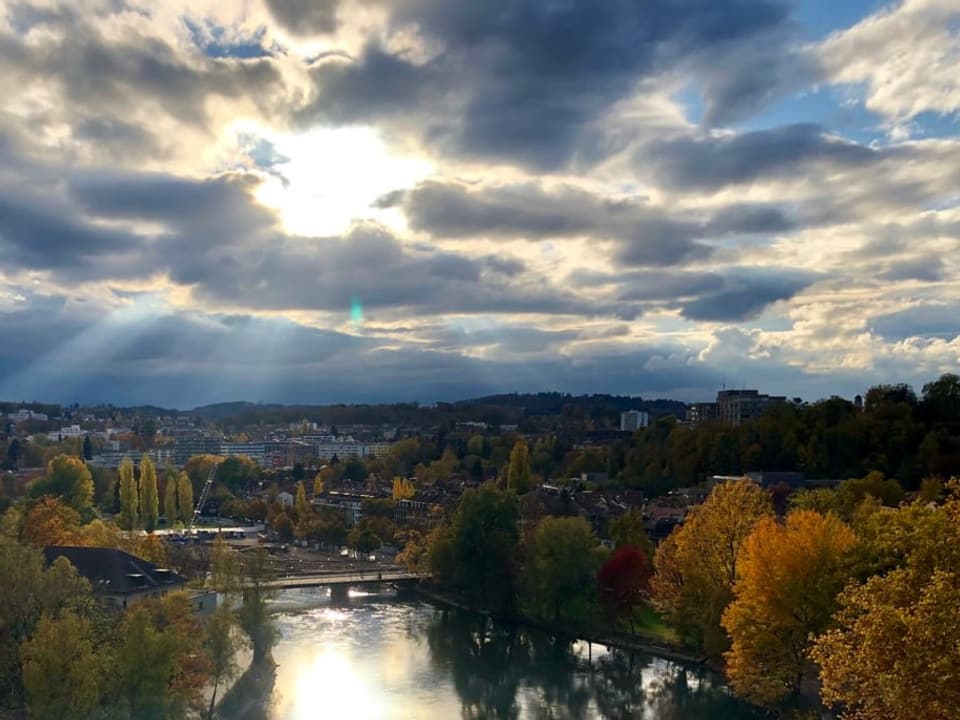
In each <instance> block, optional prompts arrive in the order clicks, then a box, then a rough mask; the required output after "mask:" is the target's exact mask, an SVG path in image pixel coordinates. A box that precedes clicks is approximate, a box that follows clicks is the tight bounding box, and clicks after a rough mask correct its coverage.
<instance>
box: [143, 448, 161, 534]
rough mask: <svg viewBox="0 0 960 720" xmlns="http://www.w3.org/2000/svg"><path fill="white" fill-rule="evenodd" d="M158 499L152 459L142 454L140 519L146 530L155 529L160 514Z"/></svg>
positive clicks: (151, 530)
mask: <svg viewBox="0 0 960 720" xmlns="http://www.w3.org/2000/svg"><path fill="white" fill-rule="evenodd" d="M159 501H160V498H159V495H158V492H157V469H156V467H155V466H154V464H153V461H152V460H151V459H150V458H149V457H148V456H147V455H144V456H143V458H142V459H141V460H140V521H141V523H142V524H143V529H144V530H146V531H147V532H153V531H154V530H156V529H157V518H158V517H159V516H160V507H159V506H160V502H159Z"/></svg>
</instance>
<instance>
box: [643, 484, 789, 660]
mask: <svg viewBox="0 0 960 720" xmlns="http://www.w3.org/2000/svg"><path fill="white" fill-rule="evenodd" d="M772 514H773V506H772V504H771V501H770V496H769V495H768V494H767V493H766V492H765V491H764V490H763V489H762V488H761V487H760V486H759V485H757V484H755V483H753V482H751V481H750V480H747V479H743V480H733V481H728V482H724V483H720V484H718V485H717V486H716V487H714V489H713V490H712V491H711V493H710V495H709V496H708V497H707V499H706V501H705V502H703V503H702V504H701V505H699V506H697V507H695V508H694V509H693V510H692V511H691V513H690V515H689V516H688V517H687V519H686V521H685V522H684V523H683V525H681V526H680V527H678V528H677V529H675V530H674V531H673V533H672V534H671V536H670V538H668V541H669V542H665V543H661V546H660V547H659V548H658V549H657V553H656V555H654V567H655V568H656V573H655V575H654V577H653V580H652V587H653V591H654V598H655V600H656V603H657V605H658V607H659V608H660V609H661V610H662V611H663V612H664V613H665V614H666V616H667V618H668V620H669V621H670V622H671V623H672V624H673V625H674V626H675V627H677V628H678V629H679V630H680V631H681V632H682V633H683V634H685V635H686V636H688V637H689V639H691V640H692V641H694V642H695V643H697V644H698V645H700V646H701V647H703V648H704V650H706V651H707V653H708V654H710V655H714V656H716V655H719V654H720V653H722V652H723V651H724V650H726V649H727V643H728V640H727V636H726V633H725V632H724V630H723V628H722V627H721V625H720V617H721V615H722V614H723V610H724V608H726V606H727V604H728V603H729V602H730V600H731V599H732V598H733V584H734V582H735V581H736V579H737V557H738V555H739V552H740V547H741V545H743V543H744V542H745V541H746V539H747V537H748V536H749V535H750V533H751V532H752V531H753V528H754V526H755V525H756V523H757V522H758V521H759V520H760V518H762V517H766V516H769V515H772Z"/></svg>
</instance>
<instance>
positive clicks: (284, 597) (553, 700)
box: [248, 591, 760, 720]
mask: <svg viewBox="0 0 960 720" xmlns="http://www.w3.org/2000/svg"><path fill="white" fill-rule="evenodd" d="M276 609H277V611H278V613H277V616H276V620H277V625H278V628H279V630H280V640H279V642H278V643H277V646H276V648H275V649H274V652H273V656H274V659H275V660H276V662H277V670H276V676H275V680H273V690H272V693H270V694H269V698H268V700H267V702H266V703H264V704H263V705H264V706H263V708H262V709H261V711H260V712H257V713H252V714H249V715H248V716H249V717H258V718H265V719H266V720H307V719H308V718H309V719H310V720H313V719H314V718H321V717H322V718H342V719H343V720H348V719H349V720H368V719H369V720H401V719H402V720H408V719H413V720H456V719H457V718H469V719H471V720H495V719H500V718H504V719H506V718H509V719H511V720H594V719H601V718H603V719H611V720H612V719H617V720H619V719H626V718H641V719H644V720H748V719H749V720H753V719H754V718H758V717H760V715H759V714H758V713H756V712H755V711H753V710H752V709H751V708H749V707H748V706H746V705H743V704H742V703H739V702H737V701H736V700H734V699H732V698H731V697H730V695H729V693H728V691H727V689H726V687H725V686H724V684H723V682H722V680H721V679H720V678H718V677H717V676H716V675H715V674H713V673H711V672H709V671H707V670H704V669H702V668H696V667H684V666H682V665H679V664H677V663H674V662H670V661H668V660H664V659H660V658H655V657H652V656H650V655H646V654H643V653H636V652H634V653H630V652H625V651H620V650H616V649H608V648H606V647H604V646H601V645H596V644H593V645H589V646H588V645H587V643H584V642H569V641H566V640H560V639H557V638H556V637H554V636H551V635H548V634H545V633H541V632H536V631H531V630H527V629H522V628H516V627H513V626H512V625H508V624H501V623H495V622H493V621H490V620H488V619H486V618H484V617H483V616H480V615H477V614H474V613H468V612H463V611H459V610H451V609H446V608H440V607H436V606H433V605H430V604H426V603H422V602H399V601H396V600H393V599H390V598H377V597H372V596H371V597H363V596H358V595H354V596H352V597H351V599H350V601H349V602H348V603H346V604H345V605H340V606H332V605H331V604H330V603H329V601H328V600H327V599H326V597H324V596H323V594H322V593H320V592H317V591H290V592H284V593H282V594H281V595H280V596H279V597H278V598H277V600H276Z"/></svg>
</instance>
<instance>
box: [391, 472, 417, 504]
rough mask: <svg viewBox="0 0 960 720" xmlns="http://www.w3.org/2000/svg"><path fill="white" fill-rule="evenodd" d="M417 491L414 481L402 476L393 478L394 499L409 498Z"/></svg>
mask: <svg viewBox="0 0 960 720" xmlns="http://www.w3.org/2000/svg"><path fill="white" fill-rule="evenodd" d="M415 493H416V490H415V488H414V487H413V483H412V482H410V481H409V480H407V479H406V478H402V477H395V478H394V479H393V495H392V497H393V499H394V500H409V499H410V498H412V497H413V496H414V494H415Z"/></svg>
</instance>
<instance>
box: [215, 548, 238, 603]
mask: <svg viewBox="0 0 960 720" xmlns="http://www.w3.org/2000/svg"><path fill="white" fill-rule="evenodd" d="M210 587H212V588H213V589H214V590H216V591H217V592H218V593H223V594H227V595H228V594H230V593H235V592H237V590H238V589H239V587H240V562H239V558H238V556H237V554H236V553H235V552H234V551H233V550H231V549H230V546H229V545H227V544H226V543H225V542H224V541H223V538H221V537H220V536H219V535H217V538H216V539H215V540H214V541H213V549H212V550H211V552H210Z"/></svg>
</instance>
